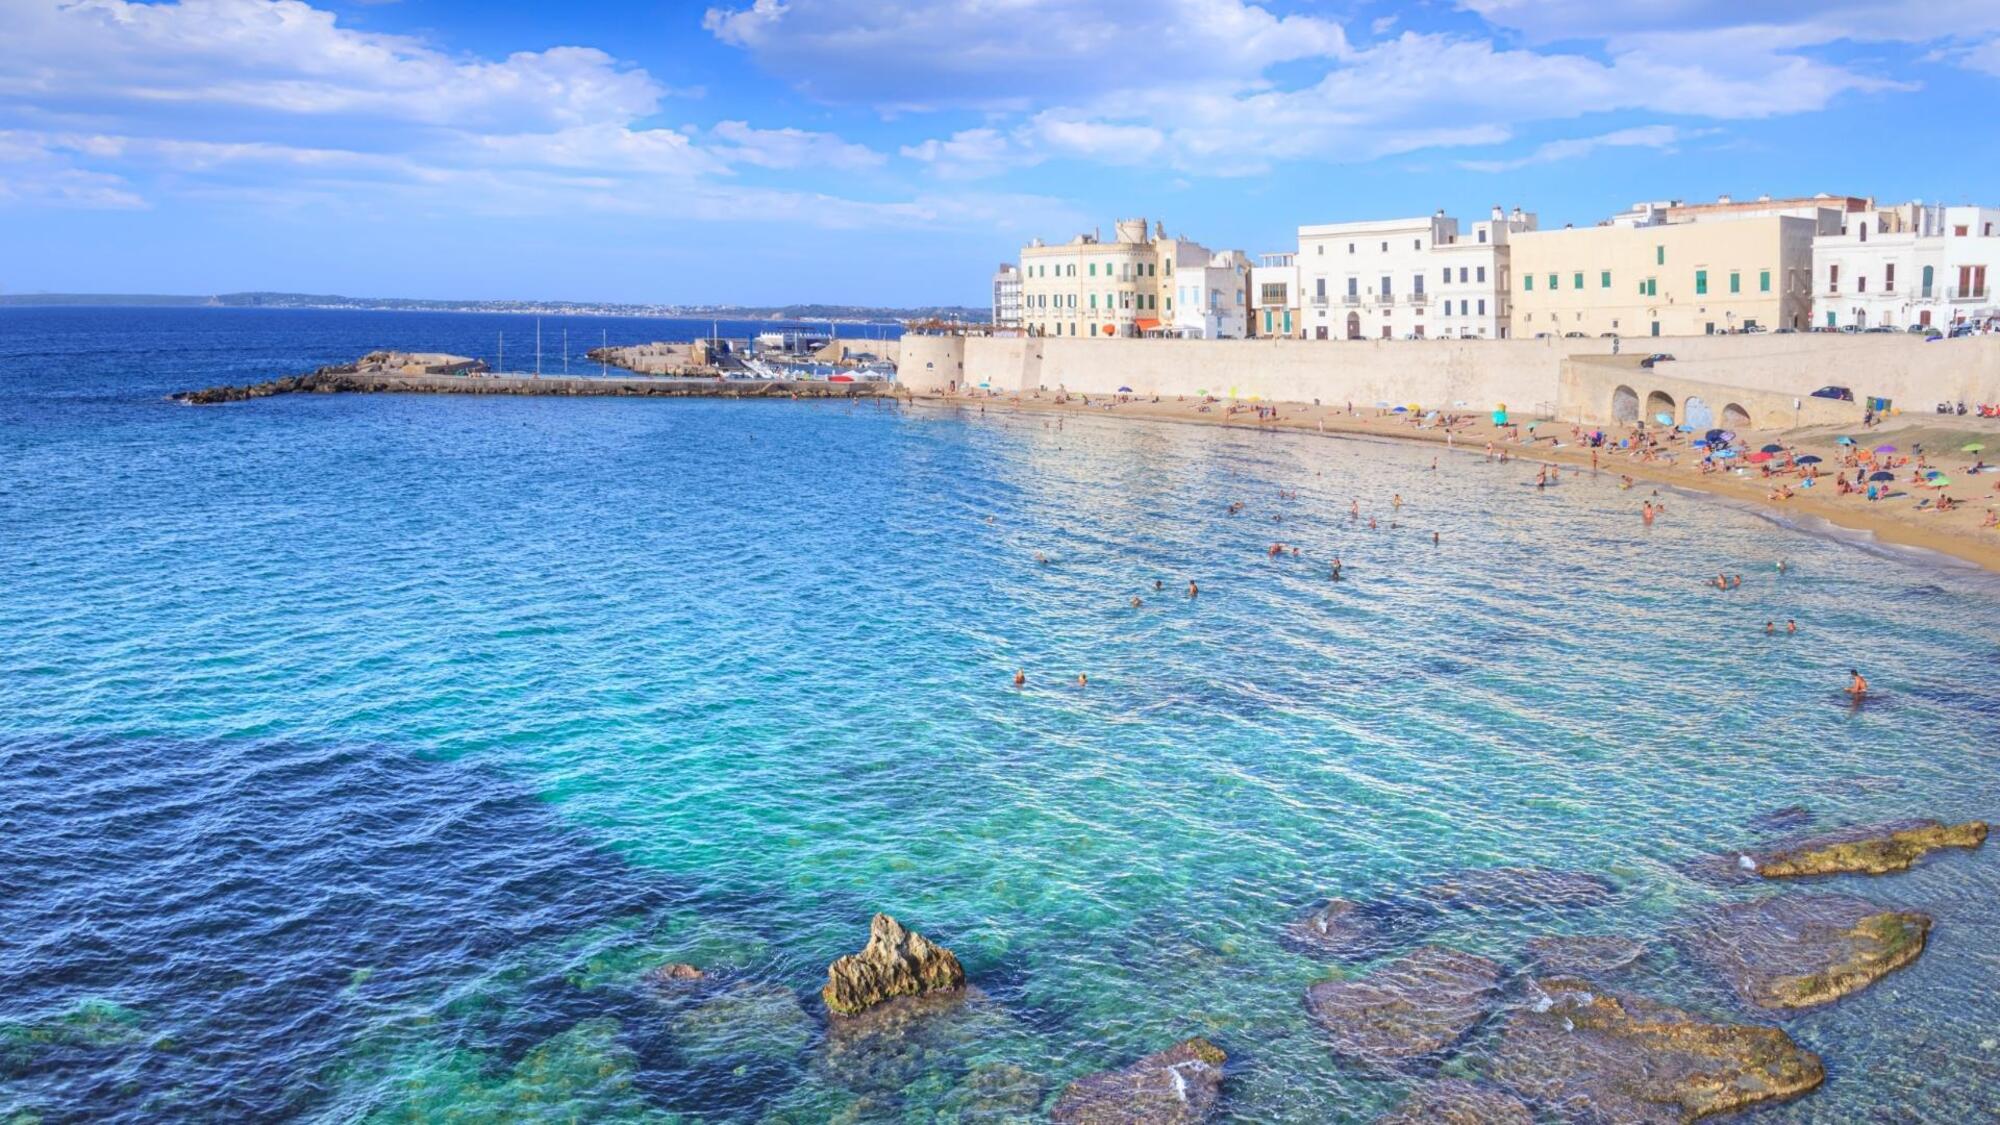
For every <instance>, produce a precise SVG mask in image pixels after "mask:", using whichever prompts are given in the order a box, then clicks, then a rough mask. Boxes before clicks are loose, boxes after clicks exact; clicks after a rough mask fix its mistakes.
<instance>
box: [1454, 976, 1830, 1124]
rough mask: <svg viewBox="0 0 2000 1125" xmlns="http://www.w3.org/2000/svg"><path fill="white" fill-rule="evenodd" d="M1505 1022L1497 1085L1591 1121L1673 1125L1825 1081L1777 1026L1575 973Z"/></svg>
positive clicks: (1541, 985)
mask: <svg viewBox="0 0 2000 1125" xmlns="http://www.w3.org/2000/svg"><path fill="white" fill-rule="evenodd" d="M1535 988H1536V990H1537V991H1538V992H1539V993H1540V994H1541V996H1542V997H1543V999H1542V1000H1540V1001H1539V1002H1537V1003H1535V1004H1533V1005H1531V1006H1528V1007H1524V1008H1520V1009H1517V1010H1515V1011H1514V1012H1513V1013H1512V1014H1510V1015H1509V1016H1508V1018H1507V1021H1506V1023H1505V1025H1504V1027H1503V1030H1502V1032H1501V1035H1500V1039H1499V1042H1498V1043H1497V1044H1496V1045H1495V1047H1494V1049H1493V1054H1492V1059H1491V1065H1490V1068H1489V1069H1490V1073H1491V1076H1492V1077H1493V1078H1494V1080H1496V1081H1498V1082H1499V1083H1500V1084H1501V1085H1503V1086H1506V1087H1507V1088H1508V1089H1511V1090H1513V1091H1514V1092H1515V1093H1517V1094H1520V1095H1521V1096H1522V1097H1524V1098H1527V1099H1528V1100H1530V1101H1534V1102H1539V1103H1542V1104H1544V1105H1549V1106H1559V1107H1561V1109H1562V1111H1563V1113H1564V1114H1565V1115H1567V1116H1568V1117H1571V1118H1580V1119H1582V1120H1585V1121H1592V1122H1619V1123H1621V1125H1622V1123H1626V1122H1632V1123H1644V1125H1652V1123H1659V1125H1667V1123H1679V1122H1687V1121H1692V1120H1694V1119H1696V1118H1699V1117H1706V1116H1708V1115H1709V1114H1714V1113H1727V1112H1729V1111H1731V1110H1737V1109H1743V1108H1745V1107H1747V1106H1752V1105H1757V1104H1759V1103H1762V1102H1771V1101H1778V1100H1782V1099H1785V1098H1793V1097H1797V1096H1798V1095H1800V1094H1803V1093H1805V1092H1807V1091H1809V1090H1811V1089H1813V1088H1815V1087H1817V1086H1818V1085H1819V1084H1820V1083H1821V1082H1822V1081H1824V1080H1825V1078H1826V1070H1825V1068H1824V1067H1823V1066H1821V1064H1820V1061H1819V1056H1817V1055H1815V1054H1813V1053H1812V1052H1810V1051H1807V1050H1804V1049H1802V1048H1801V1047H1799V1045H1798V1044H1796V1043H1794V1042H1792V1038H1791V1036H1789V1035H1786V1034H1785V1033H1784V1032H1783V1031H1780V1030H1778V1029H1777V1028H1772V1027H1754V1026H1748V1025H1739V1024H1721V1023H1711V1022H1709V1021H1707V1020H1703V1019H1700V1018H1698V1017H1696V1016H1693V1015H1690V1014H1688V1013H1687V1012H1683V1011H1681V1010H1679V1009H1677V1008H1671V1007H1668V1006H1667V1005H1665V1004H1659V1003H1655V1002H1653V1001H1651V1000H1646V999H1643V998H1641V997H1637V996H1629V995H1624V994H1620V993H1613V992H1605V991H1602V990H1600V989H1598V988H1597V987H1596V986H1595V985H1591V984H1587V983H1585V982H1583V981H1581V980H1577V979H1575V978H1571V977H1551V978H1548V979H1546V980H1540V981H1537V982H1535Z"/></svg>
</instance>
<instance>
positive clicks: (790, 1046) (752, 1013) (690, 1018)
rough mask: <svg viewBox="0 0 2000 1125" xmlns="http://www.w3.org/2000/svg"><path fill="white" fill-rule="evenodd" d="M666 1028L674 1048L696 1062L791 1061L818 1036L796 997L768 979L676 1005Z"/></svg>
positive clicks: (815, 1028) (740, 984)
mask: <svg viewBox="0 0 2000 1125" xmlns="http://www.w3.org/2000/svg"><path fill="white" fill-rule="evenodd" d="M683 987H695V986H692V985H684V986H683ZM667 1030H668V1032H669V1034H670V1035H671V1037H672V1039H673V1043H674V1046H675V1049H677V1050H678V1051H679V1052H680V1053H681V1054H682V1055H683V1056H685V1057H686V1058H687V1059H688V1060H689V1061H692V1062H697V1063H712V1062H717V1061H720V1060H725V1059H737V1058H756V1059H767V1060H783V1059H792V1058H796V1057H798V1056H799V1055H801V1054H803V1053H804V1051H805V1050H806V1048H807V1047H808V1046H810V1045H811V1043H812V1041H813V1037H814V1036H815V1035H817V1034H818V1033H819V1028H818V1026H817V1025H816V1024H815V1023H814V1022H813V1018H812V1016H811V1015H810V1014H808V1013H807V1011H806V1007H805V1005H804V1004H802V1003H800V1001H799V996H798V994H797V993H795V992H793V991H792V990H791V989H789V988H787V987H785V986H784V985H782V984H777V983H774V982H769V981H742V982H740V983H737V984H735V985H732V986H730V987H727V988H724V989H723V990H721V991H719V992H715V993H713V994H712V995H707V996H703V997H701V998H700V999H698V1000H691V1001H690V1002H688V1003H686V1004H683V1005H680V1006H677V1007H675V1008H674V1009H673V1011H672V1014H670V1015H669V1016H668V1017H667Z"/></svg>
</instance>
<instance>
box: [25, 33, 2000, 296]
mask: <svg viewBox="0 0 2000 1125" xmlns="http://www.w3.org/2000/svg"><path fill="white" fill-rule="evenodd" d="M0 43H4V44H5V48H4V49H0V291H5V292H30V291H64V292H72V291H85V292H173V293H209V292H223V291H232V290H242V289H280V290H292V291H308V292H337V293H345V294H350V295H381V296H418V297H524V298H535V297H546V298H574V299H585V300H589V299H601V300H621V301H668V302H700V301H726V302H737V303H745V304H763V303H782V302H791V301H842V302H857V303H878V304H916V303H932V302H941V303H961V302H962V303H968V304H978V303H980V302H982V301H983V300H984V299H985V293H986V279H987V277H988V276H989V274H990V273H991V270H992V268H993V265H994V264H995V263H996V262H999V261H1001V260H1006V259H1011V258H1013V257H1014V256H1015V251H1016V248H1017V247H1018V246H1019V245H1020V244H1021V242H1022V241H1024V240H1025V239H1027V238H1029V237H1032V236H1036V235H1040V236H1042V237H1045V238H1049V239H1052V240H1054V239H1063V238H1067V237H1069V236H1070V235H1072V234H1074V233H1075V232H1076V231H1078V230H1081V229H1090V228H1095V227H1103V228H1105V229H1107V230H1108V229H1109V227H1110V224H1111V222H1112V220H1113V219H1114V218H1116V217H1119V216H1124V215H1146V216H1149V217H1153V218H1160V219H1164V220H1165V221H1166V223H1167V225H1168V227H1169V228H1170V230H1172V231H1173V232H1175V233H1181V234H1186V235H1188V236H1190V237H1194V238H1197V239H1200V240H1201V241H1203V242H1205V243H1206V244H1208V245H1210V246H1214V247H1237V248H1242V249H1246V250H1249V251H1251V252H1253V253H1257V252H1263V251H1269V250H1281V249H1285V248H1287V247H1288V246H1289V245H1291V244H1292V243H1293V241H1294V234H1293V231H1294V228H1295V227H1296V226H1297V225H1298V224H1300V223H1311V222H1334V221H1340V220H1345V219H1357V218H1380V217H1389V216H1395V215H1410V214H1423V213H1427V212H1429V211H1432V210H1434V209H1436V208H1439V207H1443V208H1445V209H1446V210H1447V211H1448V212H1450V213H1453V214H1457V215H1460V216H1463V217H1468V218H1470V217H1475V216H1477V215H1480V214H1483V213H1484V212H1485V211H1486V210H1487V208H1489V207H1491V206H1492V205H1494V204H1502V205H1506V206H1510V207H1511V206H1517V205H1518V206H1522V207H1525V208H1528V209H1530V210H1533V211H1536V212H1538V213H1539V214H1540V215H1541V218H1542V222H1543V225H1545V226H1548V225H1560V224H1562V223H1564V222H1576V223H1586V222H1592V221H1595V220H1596V219H1598V218H1601V217H1603V216H1604V215H1606V214H1609V213H1611V212H1613V211H1616V210H1619V209H1621V208H1623V207H1624V206H1626V205H1627V204H1630V203H1632V202H1634V201H1636V200H1640V199H1661V198H1686V199H1695V198H1713V197H1714V196H1715V195H1716V194H1718V193H1725V192H1726V193H1731V194H1734V195H1736V196H1738V197H1746V196H1753V195H1757V194H1761V193H1765V192H1769V193H1772V194H1791V193H1800V194H1810V193H1812V192H1816V191H1828V192H1835V193H1853V194H1862V195H1868V194H1872V195H1875V196H1876V197H1877V198H1878V199H1882V200H1884V201H1891V200H1904V199H1909V198H1922V199H1926V200H1945V201H1948V202H1980V203H1988V204H1991V203H1995V202H2000V189H1996V188H1995V186H1994V184H1995V174H1996V172H1997V171H2000V144H1996V142H1995V139H1994V123H1993V118H1992V114H1991V107H1992V106H1993V105H1995V104H2000V0H1976V2H1975V0H1923V2H1921V3H1919V2H1914V0H1911V2H1904V0H1867V2H1861V0H1815V2H1808V0H1757V2H1751V3H1744V2H1742V0H1736V2H1723V0H1624V2H1619V3H1608V2H1606V0H1458V2H1456V3H1451V2H1436V3H1419V4H1390V3H1370V2H1363V0H1351V2H1345V3H1331V4H1292V3H1280V2H1277V0H1272V2H1270V3H1261V4H1260V3H1254V2H1250V0H1155V2H1153V3H1148V4H1139V5H1127V4H1107V3H1102V2H1101V0H1100V2H1090V0H938V2H935V3H909V4H885V3H880V2H879V0H715V2H713V3H694V4H677V3H634V2H626V3H588V2H573V3H568V4H550V3H538V4H505V3H494V2H486V3H480V2H475V0H395V2H381V0H375V2H358V0H178V2H162V3H134V2H130V0H0Z"/></svg>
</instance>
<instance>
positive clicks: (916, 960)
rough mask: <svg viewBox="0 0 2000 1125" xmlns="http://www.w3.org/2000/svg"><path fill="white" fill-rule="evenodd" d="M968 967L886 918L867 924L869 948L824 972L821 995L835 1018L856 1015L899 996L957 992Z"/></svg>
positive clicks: (843, 959) (880, 917)
mask: <svg viewBox="0 0 2000 1125" xmlns="http://www.w3.org/2000/svg"><path fill="white" fill-rule="evenodd" d="M964 987H965V969H964V967H963V966H961V965H960V964H959V963H958V958H957V957H955V956H953V955H952V952H951V950H949V949H946V948H945V947H943V946H941V945H938V944H937V943H935V942H932V941H930V940H928V939H927V938H925V937H924V935H922V934H919V933H915V932H913V931H911V930H906V929H904V928H903V926H902V924H901V923H899V922H897V921H896V920H895V919H894V918H891V917H889V916H888V915H887V914H877V915H876V916H875V917H874V919H873V920H872V921H870V922H869V924H868V944H867V946H866V947H865V948H863V949H862V950H861V952H859V953H850V954H848V955H847V956H845V957H842V958H840V959H839V960H838V961H835V962H834V963H833V964H831V965H828V966H827V969H826V987H825V988H822V989H821V990H820V996H821V998H822V999H824V1000H825V1001H826V1006H827V1010H829V1011H831V1012H833V1013H834V1014H835V1015H837V1016H855V1015H860V1014H861V1013H862V1012H865V1011H867V1010H868V1009H870V1008H872V1007H874V1006H875V1005H877V1004H880V1003H883V1002H884V1001H888V1000H893V999H895V998H897V997H899V996H922V995H924V994H925V993H930V992H949V991H956V990H958V989H962V988H964Z"/></svg>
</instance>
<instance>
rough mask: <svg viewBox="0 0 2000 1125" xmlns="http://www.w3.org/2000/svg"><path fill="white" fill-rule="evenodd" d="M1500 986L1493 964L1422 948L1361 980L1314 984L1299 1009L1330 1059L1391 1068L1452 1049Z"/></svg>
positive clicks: (1432, 947)
mask: <svg viewBox="0 0 2000 1125" xmlns="http://www.w3.org/2000/svg"><path fill="white" fill-rule="evenodd" d="M1499 988H1500V966H1499V965H1496V964H1494V963H1493V962H1492V961H1489V960H1487V959H1486V958H1484V957H1480V956H1477V955H1475V954H1471V953H1464V952H1461V951H1459V950H1456V949H1446V948H1444V947H1442V946H1436V945H1426V946H1423V947H1421V948H1419V949H1416V950H1414V951H1412V952H1411V953H1409V954H1407V955H1405V956H1402V957H1398V958H1396V959H1395V960H1394V961H1391V962H1389V963H1388V964H1386V965H1384V966H1382V967H1381V968H1379V969H1376V970H1375V971H1374V972H1372V973H1369V974H1368V975H1366V976H1363V977H1356V978H1353V979H1349V980H1329V981H1321V982H1320V983H1318V984H1315V985H1313V986H1312V987H1311V988H1309V989H1307V990H1306V1009H1307V1010H1308V1011H1310V1012H1311V1013H1312V1016H1313V1019H1315V1020H1316V1021H1318V1023H1319V1025H1320V1026H1321V1027H1323V1028H1325V1029H1326V1031H1327V1033H1328V1034H1329V1035H1331V1036H1332V1037H1333V1050H1334V1053H1335V1054H1339V1055H1344V1056H1347V1057H1349V1058H1354V1059H1359V1060H1361V1061H1363V1062H1367V1063H1371V1064H1384V1063H1395V1062H1398V1061H1401V1060H1403V1059H1411V1058H1416V1057H1419V1056H1422V1055H1429V1054H1434V1053H1436V1052H1438V1051H1442V1050H1444V1049H1446V1048H1448V1047H1450V1046H1451V1045H1453V1044H1454V1043H1457V1042H1458V1041H1459V1040H1460V1039H1461V1038H1463V1037H1464V1036H1465V1033H1466V1032H1468V1031H1471V1030H1472V1028H1473V1027H1474V1026H1475V1025H1476V1024H1478V1023H1479V1021H1480V1019H1481V1018H1482V1017H1483V1016H1484V1015H1485V1014H1486V1009H1487V1005H1488V1004H1489V1003H1490V1002H1491V1000H1492V999H1493V997H1494V994H1495V993H1497V992H1498V991H1499Z"/></svg>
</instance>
